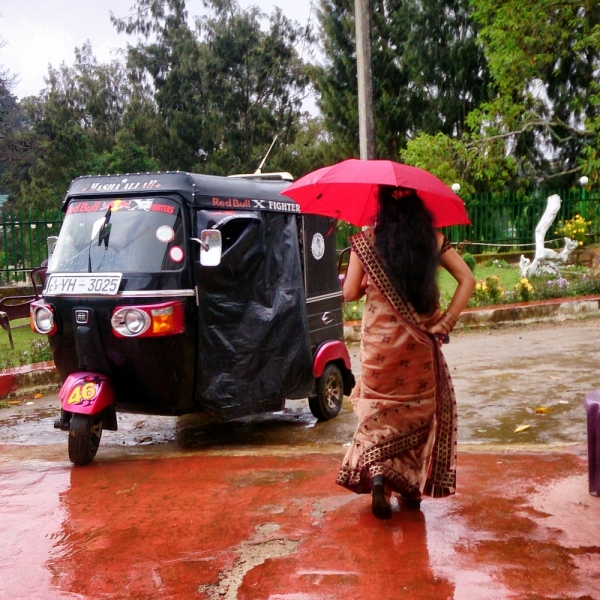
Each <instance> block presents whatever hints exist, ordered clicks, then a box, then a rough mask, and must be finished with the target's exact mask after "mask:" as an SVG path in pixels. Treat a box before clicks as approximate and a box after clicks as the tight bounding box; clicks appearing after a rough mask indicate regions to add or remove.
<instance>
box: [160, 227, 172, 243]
mask: <svg viewBox="0 0 600 600" xmlns="http://www.w3.org/2000/svg"><path fill="white" fill-rule="evenodd" d="M156 239H157V240H158V241H159V242H164V243H165V244H168V243H169V242H172V241H173V240H174V239H175V230H174V229H173V228H172V227H170V226H169V225H161V226H160V227H159V228H158V229H157V230H156Z"/></svg>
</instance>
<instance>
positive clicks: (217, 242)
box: [200, 229, 222, 267]
mask: <svg viewBox="0 0 600 600" xmlns="http://www.w3.org/2000/svg"><path fill="white" fill-rule="evenodd" d="M221 249H222V245H221V232H220V231H219V230H218V229H204V230H203V231H202V233H201V234H200V264H201V265H202V266H203V267H216V266H218V265H219V264H220V263H221Z"/></svg>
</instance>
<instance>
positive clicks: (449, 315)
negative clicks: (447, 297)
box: [430, 234, 475, 333]
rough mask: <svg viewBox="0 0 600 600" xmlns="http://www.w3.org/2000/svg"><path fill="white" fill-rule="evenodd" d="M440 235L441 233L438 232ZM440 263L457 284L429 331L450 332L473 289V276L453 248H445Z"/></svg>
mask: <svg viewBox="0 0 600 600" xmlns="http://www.w3.org/2000/svg"><path fill="white" fill-rule="evenodd" d="M438 235H440V236H441V234H438ZM440 263H441V265H442V266H443V267H444V268H445V269H446V270H447V271H448V272H449V273H450V275H452V277H454V279H456V281H457V282H458V286H457V287H456V290H455V291H454V295H453V296H452V300H451V302H450V304H449V306H448V308H447V309H446V312H445V313H444V315H442V318H441V319H440V320H439V321H438V322H437V323H436V324H435V325H433V327H431V329H430V332H431V333H450V331H451V330H452V328H453V327H454V325H455V324H456V321H458V317H459V316H460V313H461V312H462V311H463V310H464V309H465V307H466V306H467V302H468V301H469V298H470V297H471V294H472V293H473V290H474V289H475V277H474V276H473V273H472V272H471V269H469V267H468V265H467V263H466V262H465V261H464V260H463V259H462V258H461V257H460V255H459V254H458V252H457V251H456V250H454V248H450V249H449V250H446V252H444V253H443V254H442V256H441V258H440Z"/></svg>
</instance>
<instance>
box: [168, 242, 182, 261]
mask: <svg viewBox="0 0 600 600" xmlns="http://www.w3.org/2000/svg"><path fill="white" fill-rule="evenodd" d="M169 256H170V257H171V260H172V261H173V262H176V263H178V262H181V261H182V260H183V250H182V249H181V248H180V247H179V246H173V247H172V248H171V249H170V250H169Z"/></svg>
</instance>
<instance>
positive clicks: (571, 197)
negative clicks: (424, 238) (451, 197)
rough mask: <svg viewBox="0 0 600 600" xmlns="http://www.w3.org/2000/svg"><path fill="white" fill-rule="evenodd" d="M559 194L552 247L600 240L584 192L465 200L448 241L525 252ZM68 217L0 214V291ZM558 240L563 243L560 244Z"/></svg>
mask: <svg viewBox="0 0 600 600" xmlns="http://www.w3.org/2000/svg"><path fill="white" fill-rule="evenodd" d="M552 193H557V194H558V195H559V196H560V197H561V199H562V203H561V207H560V210H559V212H558V215H557V216H556V219H555V220H554V223H553V224H552V227H551V228H550V230H549V231H548V233H547V235H546V243H547V245H548V246H552V245H554V246H556V247H558V246H560V245H562V238H560V236H557V235H556V234H555V233H554V232H555V230H556V228H557V226H558V224H559V222H561V221H563V222H564V221H567V220H569V219H572V218H573V217H574V216H575V215H581V216H582V217H583V218H584V219H586V221H591V225H590V226H589V228H588V233H587V240H586V241H587V242H588V243H594V242H597V241H598V240H599V239H600V191H593V192H589V191H587V190H585V189H570V190H558V191H555V192H537V193H535V194H528V195H525V194H522V193H505V194H477V195H473V196H465V197H464V198H463V199H464V200H465V203H466V206H467V210H468V213H469V217H470V219H471V225H460V226H456V227H447V228H444V233H445V235H446V237H447V238H448V239H449V240H450V241H451V242H452V243H453V244H456V245H458V246H459V247H461V248H463V249H464V250H465V251H468V252H470V253H472V254H481V253H484V252H486V251H489V252H503V251H506V252H508V251H511V250H526V249H532V248H533V247H534V245H535V244H534V232H535V227H536V225H537V223H538V222H539V220H540V218H541V216H542V214H543V213H544V211H545V209H546V202H547V198H548V196H550V195H551V194H552ZM63 218H64V215H63V213H62V212H61V211H60V210H58V209H57V210H46V211H34V210H28V211H11V210H9V209H0V285H7V284H10V283H12V282H20V281H21V282H23V281H27V279H28V272H29V270H31V269H32V268H33V267H37V266H39V265H41V263H42V261H44V260H45V259H47V258H48V247H47V238H48V237H49V236H56V235H58V231H59V229H60V226H61V223H62V221H63ZM358 230H359V228H357V227H353V226H351V225H348V224H347V223H343V222H340V223H339V224H338V229H337V246H338V249H339V250H341V249H343V248H346V247H347V246H348V245H349V242H348V238H349V236H350V235H352V233H354V232H356V231H358ZM557 238H560V239H557Z"/></svg>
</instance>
